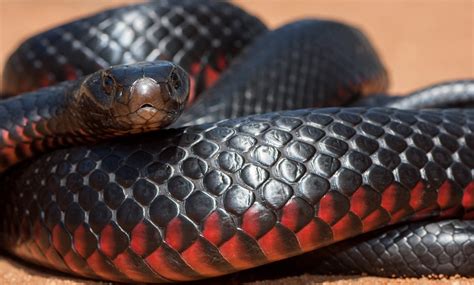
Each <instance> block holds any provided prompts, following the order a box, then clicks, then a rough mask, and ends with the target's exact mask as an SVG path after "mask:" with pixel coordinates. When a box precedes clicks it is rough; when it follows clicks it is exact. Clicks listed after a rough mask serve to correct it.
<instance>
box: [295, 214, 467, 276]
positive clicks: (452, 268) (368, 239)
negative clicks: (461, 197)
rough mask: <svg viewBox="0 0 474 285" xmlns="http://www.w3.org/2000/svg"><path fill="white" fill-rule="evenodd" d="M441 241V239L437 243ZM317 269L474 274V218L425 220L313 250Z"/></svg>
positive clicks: (306, 259) (311, 257) (310, 258)
mask: <svg viewBox="0 0 474 285" xmlns="http://www.w3.org/2000/svg"><path fill="white" fill-rule="evenodd" d="M435 241H436V242H435ZM308 255H309V256H306V257H304V262H311V263H300V264H312V266H311V268H307V269H308V272H313V273H323V272H324V273H325V274H328V273H345V274H360V273H368V274H371V275H383V276H409V277H416V276H421V275H425V276H429V275H431V274H433V272H437V274H438V275H439V274H441V275H445V276H452V275H456V274H458V275H462V276H474V273H473V268H474V221H472V220H466V221H460V220H444V221H438V222H432V221H424V222H417V223H408V224H405V225H403V226H397V228H395V229H392V230H388V231H387V230H384V232H383V233H381V232H380V233H376V234H375V235H374V234H368V235H367V236H361V237H358V238H355V239H351V240H348V241H343V242H340V243H337V244H334V245H332V246H329V247H327V248H325V249H322V250H320V251H315V252H314V253H313V252H312V253H309V254H308Z"/></svg>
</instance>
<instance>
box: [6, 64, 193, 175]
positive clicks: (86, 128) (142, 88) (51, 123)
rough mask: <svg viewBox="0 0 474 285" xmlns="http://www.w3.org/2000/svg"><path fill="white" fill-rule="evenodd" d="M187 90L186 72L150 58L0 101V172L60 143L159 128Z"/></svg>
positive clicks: (172, 116) (181, 103)
mask: <svg viewBox="0 0 474 285" xmlns="http://www.w3.org/2000/svg"><path fill="white" fill-rule="evenodd" d="M188 94H189V78H188V75H187V74H186V72H185V71H184V70H182V69H181V68H180V67H179V66H177V65H175V64H172V63H170V62H168V61H155V62H141V63H135V64H130V65H117V66H114V67H110V68H107V69H102V70H99V71H97V72H95V73H93V74H91V75H89V76H86V77H84V78H82V79H78V80H75V81H66V82H63V83H60V84H58V85H54V86H52V87H45V88H41V89H39V90H37V91H32V92H28V93H23V94H21V95H20V96H15V97H12V98H8V99H6V100H0V173H2V172H3V171H4V170H5V169H7V168H8V167H11V166H12V165H14V164H16V163H19V162H21V161H23V160H25V159H28V158H31V157H34V156H37V155H38V154H41V153H43V152H45V151H46V150H51V149H55V148H58V147H60V146H61V147H66V146H73V145H81V144H84V143H86V142H87V143H93V142H99V141H104V140H105V139H109V138H115V137H119V136H124V135H129V134H133V133H144V132H148V131H153V130H159V129H163V128H165V127H167V126H168V125H169V124H170V123H172V122H174V121H175V120H176V118H177V117H178V116H179V115H180V114H181V112H182V111H183V109H184V107H185V104H186V102H187V98H188Z"/></svg>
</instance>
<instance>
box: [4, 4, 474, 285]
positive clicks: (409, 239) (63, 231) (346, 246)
mask: <svg viewBox="0 0 474 285" xmlns="http://www.w3.org/2000/svg"><path fill="white" fill-rule="evenodd" d="M242 50H243V51H242ZM234 57H236V59H235V60H233V58H234ZM163 60H167V61H163ZM140 61H146V62H142V63H133V62H140ZM172 62H173V63H172ZM120 64H127V65H120ZM109 66H112V67H109ZM180 66H181V67H182V68H181V67H180ZM103 68H105V69H103ZM98 70H99V71H98ZM184 70H186V71H187V72H188V73H189V75H190V79H188V75H187V74H186V72H185V71H184ZM224 70H225V71H224ZM221 73H222V74H221ZM88 74H91V75H88ZM4 78H5V80H4V82H5V86H4V92H5V94H3V96H4V97H10V98H4V99H3V100H2V101H0V131H1V132H2V133H1V136H0V147H1V148H0V155H1V157H0V169H1V171H2V172H3V174H2V178H1V179H2V182H1V183H2V184H1V185H2V188H3V189H1V191H2V193H1V195H2V199H1V201H0V203H1V207H0V212H1V216H2V223H1V227H0V231H1V236H0V237H1V240H2V241H1V242H2V243H1V245H2V247H3V248H4V249H6V250H7V251H9V252H10V253H12V254H14V255H16V256H19V257H21V258H23V259H25V260H28V261H31V262H34V263H37V264H40V265H42V266H46V267H50V268H54V269H57V270H60V271H63V272H67V273H71V274H75V275H79V276H83V277H87V278H95V279H104V280H112V281H123V282H132V281H134V282H171V281H187V280H195V279H202V278H207V277H213V276H219V275H223V274H228V273H231V272H235V271H239V270H243V269H247V268H252V267H257V266H260V265H263V264H266V263H270V262H274V261H278V260H283V259H286V261H280V263H277V264H274V266H283V267H285V268H286V269H287V270H288V268H291V270H293V272H294V274H298V272H318V273H321V272H323V273H347V272H350V273H361V272H366V273H369V274H374V275H383V276H391V275H394V274H395V275H405V276H420V275H428V274H445V275H455V274H460V275H465V276H474V222H473V221H472V219H473V218H474V180H473V177H474V134H473V131H474V110H473V109H469V108H467V106H470V105H472V103H473V102H474V82H473V81H472V80H464V81H458V82H448V83H443V84H440V85H436V86H431V87H428V88H426V89H423V90H420V91H415V92H413V93H412V94H410V95H408V96H405V97H396V96H392V97H387V96H385V95H380V94H384V93H385V91H386V88H387V85H388V80H387V74H386V71H385V69H384V67H383V65H382V63H381V61H380V59H379V58H378V56H377V54H376V52H375V51H374V49H373V47H372V46H371V44H370V43H369V41H368V40H367V39H366V37H365V36H364V35H363V34H362V33H361V32H360V31H359V30H357V29H355V28H353V27H350V26H348V25H345V24H342V23H337V22H333V21H326V20H309V19H308V20H302V21H298V22H294V23H290V24H288V25H285V26H283V27H281V28H279V29H277V30H274V31H267V29H266V27H265V26H264V24H262V23H261V22H260V21H259V20H258V19H257V18H255V17H254V16H251V15H249V14H247V13H246V12H245V11H243V10H241V9H240V8H238V7H235V6H233V5H231V4H229V3H224V2H203V1H191V0H188V1H155V2H152V3H145V4H138V5H132V6H127V7H122V8H117V9H113V10H109V11H105V12H102V13H99V14H96V15H93V16H91V17H88V18H84V19H81V20H78V21H75V22H72V23H69V24H66V25H63V26H61V27H58V28H55V29H52V30H49V31H47V32H44V33H42V34H39V35H37V36H35V37H33V38H31V39H29V40H27V41H25V42H24V43H23V44H22V45H21V46H20V47H19V48H18V49H17V50H16V51H15V53H13V55H12V56H11V57H10V59H9V60H8V62H7V64H6V67H5V71H4ZM64 80H72V81H67V82H65V83H58V82H61V81H64ZM56 83H57V84H56ZM52 84H56V85H53V86H52V87H45V88H42V89H39V90H37V91H31V90H34V89H35V88H39V87H44V86H46V85H52ZM21 92H27V93H24V94H21V95H19V96H13V95H15V94H18V93H21ZM188 93H189V94H190V95H189V96H188ZM365 95H373V96H365ZM364 96H365V97H364ZM362 97H364V98H362ZM186 103H189V105H188V106H187V107H186V109H185V111H184V112H183V115H182V116H180V117H179V118H178V116H179V115H180V114H181V112H182V111H183V109H184V107H185V104H186ZM321 107H325V108H321ZM428 107H429V108H442V109H425V108H428ZM448 107H458V109H450V108H448ZM302 108H306V109H302ZM307 108H313V109H307ZM408 109H417V110H408ZM175 120H176V121H175ZM170 124H171V127H170V128H168V129H164V130H158V129H162V128H164V127H166V126H168V125H170ZM141 132H146V134H136V133H141ZM116 136H121V138H115V137H116ZM52 148H59V149H58V150H54V151H52ZM47 150H48V151H47ZM42 152H46V153H44V154H42V155H39V154H40V153H42ZM32 157H34V158H33V159H32ZM354 237H355V238H354ZM303 253H306V254H304V255H302V256H298V257H294V258H298V260H300V261H297V262H295V260H294V259H292V258H290V257H293V256H296V255H300V254H303ZM287 258H290V259H287Z"/></svg>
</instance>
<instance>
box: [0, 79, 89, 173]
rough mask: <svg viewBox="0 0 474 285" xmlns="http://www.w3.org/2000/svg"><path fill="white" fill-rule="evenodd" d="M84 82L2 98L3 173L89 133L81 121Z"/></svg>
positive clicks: (0, 159) (0, 144)
mask: <svg viewBox="0 0 474 285" xmlns="http://www.w3.org/2000/svg"><path fill="white" fill-rule="evenodd" d="M79 84H80V82H76V81H73V82H65V83H62V84H59V85H57V86H54V87H49V88H43V89H39V90H37V91H35V92H30V93H24V94H21V95H19V96H16V97H13V98H10V99H6V100H2V101H0V173H1V172H3V171H5V170H6V169H7V168H8V167H10V166H12V165H14V164H16V163H19V162H21V161H23V160H25V159H28V158H30V157H32V156H34V155H36V154H38V153H42V152H44V151H46V150H48V149H52V148H55V147H58V146H64V145H72V144H76V143H78V141H79V140H85V138H84V137H86V136H78V134H81V133H84V132H85V131H84V130H83V126H81V124H80V123H79V122H80V121H81V120H79V119H78V118H77V116H78V114H76V113H72V112H73V111H72V110H78V109H77V102H78V99H77V97H78V96H77V94H76V93H77V91H76V90H78V88H77V87H78V86H79Z"/></svg>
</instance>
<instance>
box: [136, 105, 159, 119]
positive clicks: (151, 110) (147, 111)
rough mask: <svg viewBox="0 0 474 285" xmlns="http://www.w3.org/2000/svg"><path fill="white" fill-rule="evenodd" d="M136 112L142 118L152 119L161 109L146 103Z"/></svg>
mask: <svg viewBox="0 0 474 285" xmlns="http://www.w3.org/2000/svg"><path fill="white" fill-rule="evenodd" d="M135 112H136V113H137V115H138V116H140V117H141V118H143V119H145V120H150V119H152V118H153V117H155V116H156V114H157V113H158V112H160V110H159V109H158V108H156V107H155V106H153V105H152V104H150V103H145V104H143V105H141V106H140V107H139V108H138V109H137V110H136V111H135Z"/></svg>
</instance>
